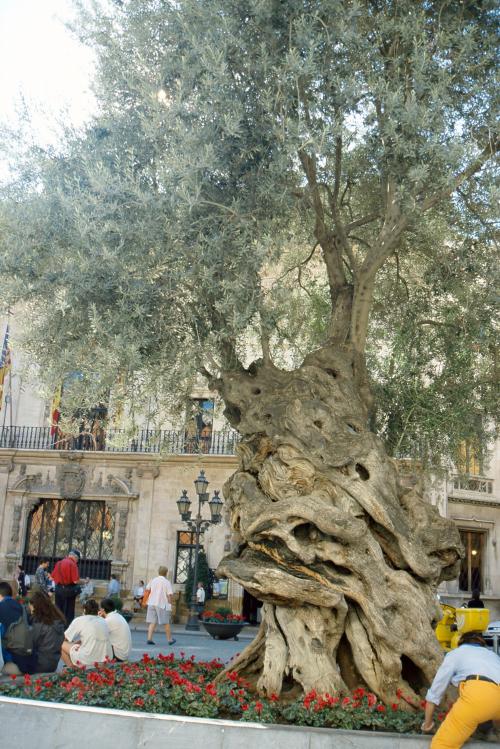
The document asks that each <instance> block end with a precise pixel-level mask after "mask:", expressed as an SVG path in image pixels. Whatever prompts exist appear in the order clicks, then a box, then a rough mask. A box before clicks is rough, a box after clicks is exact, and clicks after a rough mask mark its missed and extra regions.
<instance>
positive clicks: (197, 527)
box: [177, 470, 223, 630]
mask: <svg viewBox="0 0 500 749" xmlns="http://www.w3.org/2000/svg"><path fill="white" fill-rule="evenodd" d="M208 483H209V482H208V481H207V479H206V478H205V471H203V470H202V471H200V475H199V476H198V478H197V479H196V481H195V482H194V488H195V491H196V494H197V495H198V512H197V514H196V517H194V518H193V519H191V510H190V509H189V508H190V507H191V500H190V499H189V497H188V494H187V489H183V490H182V494H181V496H180V497H179V499H178V500H177V507H178V508H179V514H180V516H181V518H182V519H183V520H184V522H185V523H187V526H188V528H189V530H190V531H191V533H194V534H195V546H194V568H193V572H194V574H193V589H192V590H191V605H190V608H189V618H188V620H187V623H186V629H189V630H199V629H200V625H199V622H198V610H197V606H196V588H197V585H198V558H199V554H200V535H201V534H202V533H204V532H205V531H206V529H207V528H209V527H210V525H215V524H216V523H220V521H221V519H222V515H221V509H222V504H223V503H222V499H221V498H220V497H219V490H218V489H216V490H215V491H214V496H213V497H212V499H210V500H209V499H208V497H209V494H208V491H207V488H208ZM205 502H208V507H209V509H210V518H209V519H204V518H203V517H202V515H201V510H202V507H203V505H204V504H205Z"/></svg>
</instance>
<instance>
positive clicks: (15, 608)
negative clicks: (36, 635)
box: [0, 596, 36, 674]
mask: <svg viewBox="0 0 500 749" xmlns="http://www.w3.org/2000/svg"><path fill="white" fill-rule="evenodd" d="M22 615H23V607H22V606H21V604H20V603H18V601H15V600H14V599H13V598H11V597H10V596H5V598H4V599H3V601H0V625H2V626H1V633H2V638H5V636H6V633H7V631H8V629H9V627H10V626H11V625H12V624H14V623H15V622H17V621H19V619H20V618H21V617H22ZM2 650H3V653H4V659H5V660H8V659H9V660H13V661H14V663H15V664H16V666H18V668H19V669H20V670H21V671H22V672H23V674H32V673H34V671H35V662H36V654H35V649H34V648H33V653H31V654H30V655H18V654H17V653H11V652H10V651H9V650H7V649H6V647H5V642H4V640H3V639H2ZM6 656H7V657H6Z"/></svg>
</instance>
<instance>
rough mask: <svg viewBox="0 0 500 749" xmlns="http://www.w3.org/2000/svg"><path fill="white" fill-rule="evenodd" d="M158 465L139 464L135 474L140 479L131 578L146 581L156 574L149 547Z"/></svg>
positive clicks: (154, 561)
mask: <svg viewBox="0 0 500 749" xmlns="http://www.w3.org/2000/svg"><path fill="white" fill-rule="evenodd" d="M159 474H160V469H159V468H158V466H155V465H152V466H147V465H146V466H139V468H137V476H138V477H139V478H140V479H141V482H140V487H139V500H138V502H137V504H136V517H135V553H134V569H133V573H132V574H133V580H134V582H135V581H136V580H144V581H145V582H146V583H147V581H148V579H150V578H151V577H152V576H153V574H156V569H155V568H154V565H155V564H156V560H150V554H149V547H150V539H151V528H152V519H153V496H154V483H155V479H156V478H157V477H158V476H159Z"/></svg>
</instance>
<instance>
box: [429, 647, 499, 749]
mask: <svg viewBox="0 0 500 749" xmlns="http://www.w3.org/2000/svg"><path fill="white" fill-rule="evenodd" d="M450 682H451V683H452V684H453V685H454V686H456V687H458V691H459V696H458V699H457V701H456V702H455V703H454V705H453V707H452V708H451V710H450V712H449V713H448V715H447V716H446V718H445V720H444V721H443V723H442V724H441V726H440V727H439V730H438V731H437V733H436V735H435V736H434V738H433V739H432V742H431V749H460V747H462V746H463V745H464V744H465V742H466V741H467V739H468V738H469V737H470V736H472V734H473V733H474V731H475V730H476V728H477V727H478V725H479V724H480V723H486V722H488V721H490V720H500V658H499V657H498V655H496V653H494V652H493V651H491V650H488V649H487V647H486V642H485V641H484V639H483V637H482V635H481V632H466V633H465V634H463V635H462V636H461V638H460V640H459V643H458V647H457V648H456V649H455V650H451V651H450V652H449V653H447V654H446V655H445V657H444V660H443V662H442V664H441V666H440V667H439V669H438V671H437V673H436V676H435V677H434V680H433V682H432V684H431V688H430V689H429V691H428V692H427V695H426V700H427V703H426V706H425V720H424V722H423V724H422V730H423V731H424V732H428V731H431V730H432V728H433V725H434V723H433V720H432V719H433V715H434V710H435V709H436V706H437V705H439V703H440V702H441V700H442V698H443V695H444V693H445V691H446V689H447V688H448V685H449V684H450Z"/></svg>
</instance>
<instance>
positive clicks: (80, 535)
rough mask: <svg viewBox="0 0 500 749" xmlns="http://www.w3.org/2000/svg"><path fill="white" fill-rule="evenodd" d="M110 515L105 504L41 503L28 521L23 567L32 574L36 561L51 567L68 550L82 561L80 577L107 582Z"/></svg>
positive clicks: (112, 523) (112, 527)
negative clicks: (43, 561) (49, 564)
mask: <svg viewBox="0 0 500 749" xmlns="http://www.w3.org/2000/svg"><path fill="white" fill-rule="evenodd" d="M114 530H115V518H114V513H113V512H112V511H111V509H110V508H109V507H106V503H105V502H101V501H85V500H69V499H41V500H40V502H39V503H38V505H37V506H36V507H35V508H34V509H33V510H32V512H31V513H30V515H29V518H28V527H27V530H26V543H25V549H24V556H23V564H24V565H25V569H26V571H27V572H28V573H29V574H32V573H33V572H34V571H35V570H36V568H37V566H38V564H39V560H40V559H43V558H46V559H49V561H50V562H51V569H52V565H53V564H55V562H56V561H58V560H59V559H62V558H64V557H65V556H66V555H67V553H68V552H69V551H70V549H72V548H76V549H78V550H79V551H80V552H81V554H82V557H81V559H80V563H79V570H80V576H81V577H92V578H97V579H108V578H109V577H110V574H111V561H112V558H113V541H114Z"/></svg>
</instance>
